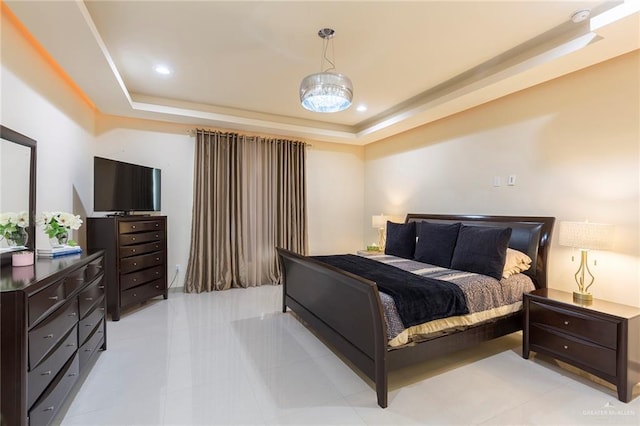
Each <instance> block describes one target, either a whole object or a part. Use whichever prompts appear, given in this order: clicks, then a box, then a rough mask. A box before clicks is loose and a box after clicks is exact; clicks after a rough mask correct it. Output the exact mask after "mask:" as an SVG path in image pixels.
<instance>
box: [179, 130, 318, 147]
mask: <svg viewBox="0 0 640 426" xmlns="http://www.w3.org/2000/svg"><path fill="white" fill-rule="evenodd" d="M198 130H203V131H205V132H220V130H207V129H189V130H187V135H189V136H190V137H192V138H194V137H195V136H196V133H198ZM222 133H227V132H222ZM231 133H234V132H231ZM256 136H259V135H256ZM259 137H261V138H264V137H265V136H259ZM267 139H271V138H267ZM273 139H277V138H273ZM297 142H302V143H303V144H304V146H305V147H306V148H313V145H312V144H310V143H309V142H304V141H297Z"/></svg>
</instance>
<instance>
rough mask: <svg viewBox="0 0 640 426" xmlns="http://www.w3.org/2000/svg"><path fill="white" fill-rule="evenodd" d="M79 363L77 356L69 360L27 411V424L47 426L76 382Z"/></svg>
mask: <svg viewBox="0 0 640 426" xmlns="http://www.w3.org/2000/svg"><path fill="white" fill-rule="evenodd" d="M79 372H80V363H79V357H78V355H75V356H74V357H73V358H71V359H70V360H69V361H68V362H67V363H66V364H65V366H64V368H63V370H62V371H61V372H60V373H59V374H58V376H57V377H56V378H55V380H54V381H53V382H52V383H51V385H50V386H49V387H48V388H47V391H46V392H45V393H44V395H42V397H41V398H40V400H39V401H38V402H36V405H34V406H33V408H31V410H29V423H30V424H31V425H32V426H41V425H48V424H50V423H51V421H52V420H53V418H54V417H55V416H56V414H58V411H59V410H60V406H61V405H62V403H63V402H64V400H65V398H66V397H67V395H68V394H69V392H70V391H71V388H72V387H73V385H74V384H75V383H76V381H77V380H78V374H79Z"/></svg>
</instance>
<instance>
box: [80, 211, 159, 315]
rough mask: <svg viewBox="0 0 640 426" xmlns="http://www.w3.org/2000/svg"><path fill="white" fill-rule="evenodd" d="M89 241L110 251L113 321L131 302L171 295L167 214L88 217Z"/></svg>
mask: <svg viewBox="0 0 640 426" xmlns="http://www.w3.org/2000/svg"><path fill="white" fill-rule="evenodd" d="M87 245H88V247H89V249H90V250H97V249H103V250H105V252H106V254H105V257H106V259H105V274H106V283H107V312H108V313H109V314H110V315H111V318H112V319H113V321H119V320H120V313H121V310H122V309H124V308H126V307H128V306H131V305H135V304H138V303H141V302H144V301H146V300H149V299H151V298H153V297H156V296H164V298H165V299H166V298H167V296H168V287H167V217H166V216H136V215H132V216H110V217H90V218H87Z"/></svg>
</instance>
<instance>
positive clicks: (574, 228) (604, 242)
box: [559, 222, 613, 250]
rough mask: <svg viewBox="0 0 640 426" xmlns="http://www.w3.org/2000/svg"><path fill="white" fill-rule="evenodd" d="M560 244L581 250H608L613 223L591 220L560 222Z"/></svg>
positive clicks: (611, 240)
mask: <svg viewBox="0 0 640 426" xmlns="http://www.w3.org/2000/svg"><path fill="white" fill-rule="evenodd" d="M559 243H560V245H561V246H567V247H574V248H578V249H583V250H610V249H611V246H612V244H613V225H609V224H606V223H591V222H560V241H559Z"/></svg>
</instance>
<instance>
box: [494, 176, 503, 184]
mask: <svg viewBox="0 0 640 426" xmlns="http://www.w3.org/2000/svg"><path fill="white" fill-rule="evenodd" d="M500 185H502V179H500V176H494V177H493V186H500Z"/></svg>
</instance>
